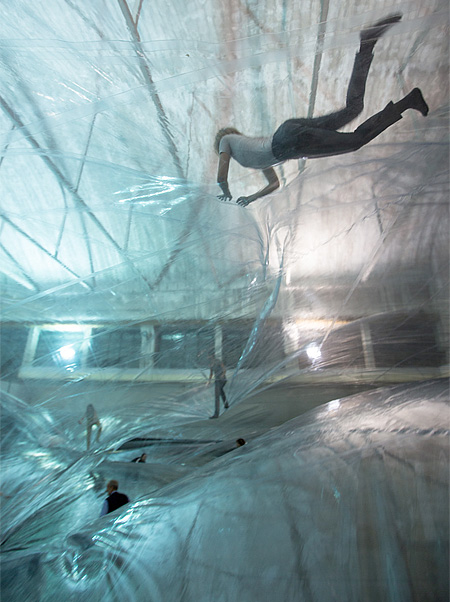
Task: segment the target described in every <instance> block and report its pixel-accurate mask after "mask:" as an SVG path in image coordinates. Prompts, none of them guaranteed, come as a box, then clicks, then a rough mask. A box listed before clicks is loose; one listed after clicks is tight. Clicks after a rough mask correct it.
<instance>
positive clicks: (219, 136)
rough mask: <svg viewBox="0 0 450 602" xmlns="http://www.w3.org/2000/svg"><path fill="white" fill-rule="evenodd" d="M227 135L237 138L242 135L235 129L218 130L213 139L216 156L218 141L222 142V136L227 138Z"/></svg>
mask: <svg viewBox="0 0 450 602" xmlns="http://www.w3.org/2000/svg"><path fill="white" fill-rule="evenodd" d="M228 134H238V135H239V136H242V133H241V132H240V131H239V130H237V129H236V128H222V129H220V130H219V131H218V132H217V134H216V137H215V139H214V150H215V151H216V153H217V154H219V146H220V141H221V140H222V138H223V137H224V136H228Z"/></svg>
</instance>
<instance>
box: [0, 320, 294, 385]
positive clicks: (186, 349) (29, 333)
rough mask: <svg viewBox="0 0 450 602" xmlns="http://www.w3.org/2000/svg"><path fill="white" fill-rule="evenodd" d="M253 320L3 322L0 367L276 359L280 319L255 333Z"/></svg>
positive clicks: (280, 353) (164, 365)
mask: <svg viewBox="0 0 450 602" xmlns="http://www.w3.org/2000/svg"><path fill="white" fill-rule="evenodd" d="M252 329H253V323H252V322H250V321H235V322H233V323H229V324H228V325H226V326H218V325H211V324H192V323H191V324H189V323H187V324H186V323H179V324H171V325H163V326H150V325H136V326H121V327H118V326H109V327H108V326H93V325H68V324H67V325H46V326H32V327H28V328H25V327H21V326H17V325H2V329H1V347H2V349H1V353H2V355H1V357H2V373H3V375H5V374H6V373H8V372H14V371H17V370H18V369H19V368H20V367H24V366H25V367H27V368H45V367H47V368H60V369H64V370H67V371H69V372H74V371H76V370H79V369H106V368H121V369H125V370H143V369H146V368H155V369H207V368H208V367H209V364H210V356H211V354H213V353H215V354H217V355H219V356H221V357H222V359H223V361H224V362H225V364H226V365H227V367H228V368H230V369H231V368H234V367H236V366H237V365H238V362H240V365H241V366H242V367H247V368H249V367H253V366H258V365H260V364H261V363H266V362H274V361H275V362H276V361H279V360H280V359H283V357H284V350H283V336H282V330H281V324H280V325H277V324H270V325H266V326H265V327H264V329H263V330H262V331H261V332H260V333H258V336H257V337H255V344H254V345H251V353H250V354H248V357H247V354H244V357H243V358H241V356H242V355H243V353H244V351H245V350H246V348H248V346H249V345H248V343H249V340H250V341H251V340H252V332H253V331H252Z"/></svg>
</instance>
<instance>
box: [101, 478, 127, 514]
mask: <svg viewBox="0 0 450 602" xmlns="http://www.w3.org/2000/svg"><path fill="white" fill-rule="evenodd" d="M118 489H119V483H118V481H116V480H115V479H111V481H108V484H107V485H106V491H107V493H108V497H107V498H106V500H105V501H104V502H103V506H102V509H101V512H100V516H105V514H109V512H113V511H114V510H117V508H120V507H121V506H123V505H124V504H128V502H129V501H130V500H129V499H128V496H127V495H125V494H124V493H119V492H118V491H117V490H118Z"/></svg>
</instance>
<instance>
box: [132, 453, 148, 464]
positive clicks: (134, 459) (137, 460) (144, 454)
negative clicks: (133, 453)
mask: <svg viewBox="0 0 450 602" xmlns="http://www.w3.org/2000/svg"><path fill="white" fill-rule="evenodd" d="M146 460H147V454H146V453H143V454H141V455H140V456H138V457H137V458H133V460H131V461H132V462H134V463H135V464H139V462H145V461H146Z"/></svg>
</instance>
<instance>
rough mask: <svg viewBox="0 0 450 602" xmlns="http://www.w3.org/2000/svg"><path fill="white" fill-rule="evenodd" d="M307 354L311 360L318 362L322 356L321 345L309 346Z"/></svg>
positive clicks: (312, 344) (313, 344)
mask: <svg viewBox="0 0 450 602" xmlns="http://www.w3.org/2000/svg"><path fill="white" fill-rule="evenodd" d="M306 353H307V355H308V357H309V359H310V360H317V359H318V358H319V357H320V356H321V353H320V347H319V345H316V343H311V345H308V347H307V348H306Z"/></svg>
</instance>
